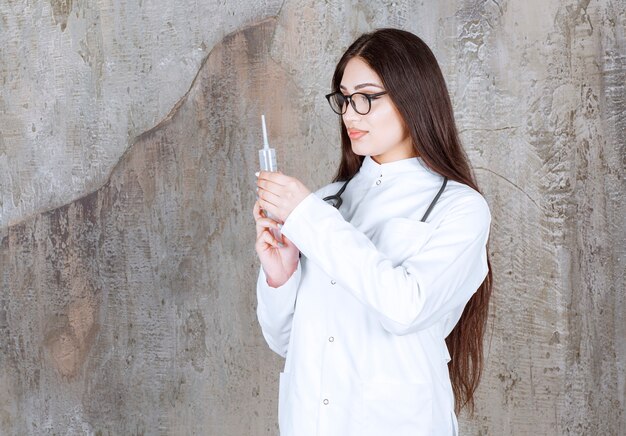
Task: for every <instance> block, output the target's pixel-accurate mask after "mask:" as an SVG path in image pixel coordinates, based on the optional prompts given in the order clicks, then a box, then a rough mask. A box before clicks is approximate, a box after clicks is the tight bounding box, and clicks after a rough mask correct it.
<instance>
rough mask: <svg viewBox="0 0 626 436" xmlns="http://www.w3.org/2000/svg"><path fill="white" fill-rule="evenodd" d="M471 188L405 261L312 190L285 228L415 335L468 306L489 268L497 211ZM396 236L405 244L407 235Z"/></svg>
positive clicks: (390, 320) (313, 257)
mask: <svg viewBox="0 0 626 436" xmlns="http://www.w3.org/2000/svg"><path fill="white" fill-rule="evenodd" d="M472 192H473V195H465V196H462V197H460V198H458V199H457V201H456V202H455V203H454V204H453V205H451V206H450V207H448V208H447V210H446V211H445V212H444V217H443V218H442V219H441V221H440V222H439V223H438V224H437V226H436V228H434V229H432V228H431V229H430V231H431V234H430V236H429V237H428V239H427V241H426V242H425V243H423V244H422V245H420V244H417V245H416V250H415V252H414V253H412V254H411V255H410V256H409V257H408V258H407V259H406V260H405V261H404V262H402V264H400V265H395V266H394V265H393V264H392V261H391V260H390V259H389V258H388V257H387V256H386V255H384V254H383V253H382V252H380V251H378V250H377V248H376V246H375V245H374V244H373V243H372V241H370V240H369V239H368V237H367V236H366V235H365V234H363V233H362V232H361V231H359V230H358V229H356V228H355V227H354V226H352V224H350V223H349V222H347V221H345V220H344V218H343V217H342V216H341V214H340V213H339V212H338V211H337V210H336V209H335V208H333V207H332V206H329V205H327V204H326V203H324V202H323V201H320V200H319V198H317V197H316V196H313V195H310V196H308V197H307V198H305V199H304V200H303V201H302V202H301V203H300V204H299V205H298V206H297V207H296V208H295V209H294V210H293V211H292V213H291V214H290V215H289V217H288V218H287V220H286V221H285V224H284V225H283V228H282V231H283V234H285V235H286V236H287V237H288V238H289V239H290V240H292V241H293V242H294V243H295V244H296V246H297V247H298V248H299V249H300V251H301V252H302V253H303V254H304V255H305V256H306V257H307V258H308V259H309V260H310V261H312V262H315V263H316V264H317V265H318V266H319V267H320V268H322V270H324V271H325V272H326V273H327V274H328V275H329V276H331V277H333V279H334V280H335V281H336V282H337V283H338V284H340V285H341V286H342V287H343V288H345V289H347V290H348V291H349V292H351V293H352V294H353V295H354V296H355V297H356V298H357V299H358V300H360V301H361V302H362V303H363V304H365V305H366V306H368V307H369V308H371V309H373V310H374V311H375V312H376V313H378V315H379V317H380V319H381V322H382V325H383V327H384V328H386V329H387V330H388V331H390V332H391V333H394V334H398V335H402V334H408V333H411V332H414V331H418V330H421V329H425V328H428V327H430V326H431V325H433V324H434V323H436V322H438V321H439V320H441V319H443V317H444V316H447V315H449V314H450V312H452V311H454V310H455V309H457V310H458V308H459V307H460V306H464V305H465V304H466V303H467V302H468V301H469V299H470V298H471V297H472V295H473V294H474V293H475V292H476V290H477V289H478V287H479V286H480V284H481V283H482V281H483V280H484V278H485V276H486V274H487V253H486V243H487V238H488V236H489V225H490V222H491V217H490V214H489V208H488V206H487V203H486V202H485V200H484V199H483V198H482V196H481V195H480V194H478V193H476V192H474V191H472ZM372 213H375V212H374V211H373V212H372ZM433 225H434V224H433ZM396 236H397V237H398V238H399V241H398V243H403V244H406V243H407V242H408V241H406V240H401V239H402V238H403V237H404V236H403V235H396Z"/></svg>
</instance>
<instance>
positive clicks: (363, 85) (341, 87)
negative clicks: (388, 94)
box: [339, 82, 384, 91]
mask: <svg viewBox="0 0 626 436" xmlns="http://www.w3.org/2000/svg"><path fill="white" fill-rule="evenodd" d="M368 86H375V87H376V88H380V89H384V88H383V87H382V86H380V85H377V84H376V83H369V82H368V83H361V84H359V85H356V86H355V87H354V89H355V90H357V91H358V90H359V89H361V88H367V87H368ZM339 89H343V90H346V89H347V88H346V87H345V86H343V85H339Z"/></svg>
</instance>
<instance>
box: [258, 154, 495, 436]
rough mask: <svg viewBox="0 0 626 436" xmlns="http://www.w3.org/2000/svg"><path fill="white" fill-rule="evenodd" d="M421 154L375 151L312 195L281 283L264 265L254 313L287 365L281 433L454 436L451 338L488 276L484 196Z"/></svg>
mask: <svg viewBox="0 0 626 436" xmlns="http://www.w3.org/2000/svg"><path fill="white" fill-rule="evenodd" d="M442 181H443V178H442V177H441V176H440V175H438V174H436V173H434V172H432V171H430V170H429V169H427V168H426V167H425V165H424V163H423V161H422V160H421V159H420V158H411V159H404V160H400V161H396V162H390V163H386V164H382V165H379V164H378V163H376V162H375V161H374V160H372V159H371V158H370V157H366V158H365V159H364V160H363V164H362V166H361V169H360V171H359V172H358V173H357V174H356V175H355V177H354V178H353V179H352V180H351V181H350V183H349V184H348V185H347V188H346V190H345V192H344V193H343V194H342V198H343V205H342V206H341V207H340V209H339V210H337V209H335V208H334V207H333V206H331V205H330V204H328V203H326V202H324V201H323V200H322V198H323V197H325V196H327V195H332V194H335V193H336V192H337V191H338V189H339V188H340V187H341V185H342V182H337V183H333V184H331V185H328V186H326V187H325V188H323V189H321V190H320V191H318V192H317V193H315V194H311V195H309V196H308V197H307V198H305V199H304V200H303V201H302V202H301V203H300V204H299V205H298V206H297V207H296V208H295V209H294V210H293V212H292V213H291V214H290V215H289V217H288V218H287V220H286V221H285V223H284V225H283V228H282V233H283V234H284V235H285V236H286V237H288V238H289V239H290V240H291V241H293V242H294V243H295V245H296V246H297V247H298V248H299V249H300V251H301V253H302V257H301V259H300V262H299V264H298V268H297V270H296V271H295V273H294V274H293V275H292V276H291V277H290V278H289V280H288V281H287V282H286V283H285V284H284V285H283V286H280V287H278V288H272V287H270V286H269V285H268V284H267V281H266V277H265V274H264V272H263V269H262V268H261V271H260V274H259V279H258V283H257V297H258V307H257V315H258V319H259V323H260V325H261V328H262V331H263V336H264V337H265V339H266V341H267V343H268V345H269V346H270V348H271V349H272V350H274V351H275V352H276V353H278V354H279V355H281V356H283V357H286V361H285V368H284V372H283V373H281V375H280V393H279V426H280V432H281V433H280V434H281V436H313V435H315V436H331V435H332V436H390V435H393V436H419V435H429V436H430V435H446V436H447V435H454V434H456V432H457V421H456V416H455V414H454V397H453V394H452V388H451V384H450V378H449V375H448V368H447V362H448V361H449V360H450V355H449V354H448V350H447V347H446V344H445V341H444V339H445V337H446V336H447V335H448V334H449V333H450V332H451V331H452V329H453V328H454V326H455V324H456V323H457V321H458V319H459V318H460V316H461V313H462V312H463V308H464V306H465V304H466V303H467V302H468V300H469V299H470V298H471V297H472V295H473V294H474V292H476V290H477V288H478V287H479V286H480V284H481V283H482V281H483V280H484V278H485V276H486V274H487V257H486V255H487V253H486V243H487V238H488V234H489V224H490V221H491V217H490V214H489V208H488V206H487V203H486V202H485V200H484V199H483V197H482V196H481V195H480V194H479V193H478V192H476V191H474V190H473V189H471V188H470V187H468V186H466V185H464V184H461V183H457V182H454V181H449V182H448V185H447V186H446V189H445V191H444V192H443V194H442V195H441V197H440V198H439V201H438V202H437V204H436V205H435V207H434V209H433V210H432V212H431V214H430V215H429V217H428V219H427V222H420V219H421V218H422V215H423V214H424V212H425V211H426V209H427V208H428V206H429V205H430V203H431V201H432V200H433V198H434V197H435V195H436V193H437V192H438V190H439V188H440V187H441V183H442Z"/></svg>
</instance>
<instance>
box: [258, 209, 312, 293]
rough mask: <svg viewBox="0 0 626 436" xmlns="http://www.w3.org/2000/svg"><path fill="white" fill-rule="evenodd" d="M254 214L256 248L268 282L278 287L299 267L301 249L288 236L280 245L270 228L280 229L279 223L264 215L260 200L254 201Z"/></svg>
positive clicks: (284, 237)
mask: <svg viewBox="0 0 626 436" xmlns="http://www.w3.org/2000/svg"><path fill="white" fill-rule="evenodd" d="M253 215H254V220H255V221H256V244H255V245H254V248H255V249H256V252H257V254H258V256H259V259H260V260H261V266H262V267H263V271H264V272H265V276H266V277H267V284H268V285H270V286H271V287H273V288H277V287H279V286H282V285H284V284H285V282H286V281H287V280H289V277H291V275H292V274H293V273H294V271H295V270H296V269H297V267H298V261H299V259H300V250H298V247H296V246H295V245H294V244H293V242H291V241H290V240H289V239H287V237H286V236H283V237H282V239H283V241H282V246H281V245H279V241H277V240H276V239H275V238H274V235H273V234H272V232H271V231H270V229H278V228H279V227H278V223H277V222H276V221H274V220H272V219H270V218H267V217H265V216H264V214H263V213H262V211H261V207H260V206H259V202H258V201H256V202H255V203H254V210H253Z"/></svg>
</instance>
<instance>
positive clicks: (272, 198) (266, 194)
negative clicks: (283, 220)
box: [258, 188, 280, 206]
mask: <svg viewBox="0 0 626 436" xmlns="http://www.w3.org/2000/svg"><path fill="white" fill-rule="evenodd" d="M258 195H259V198H260V199H261V200H265V201H267V202H269V203H272V204H273V205H276V206H278V205H279V204H280V196H279V195H277V194H274V193H273V192H271V191H267V190H265V189H263V188H259V192H258Z"/></svg>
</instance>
